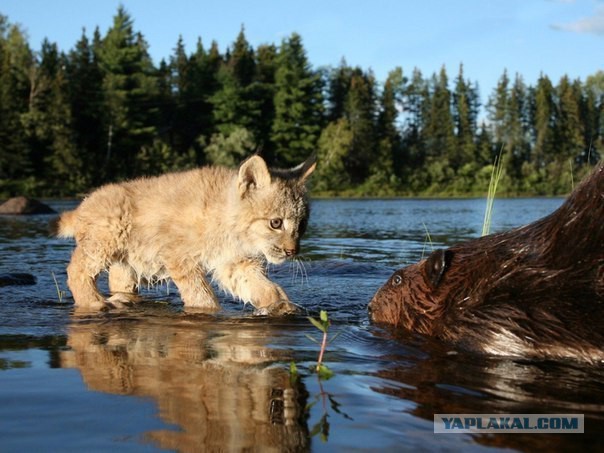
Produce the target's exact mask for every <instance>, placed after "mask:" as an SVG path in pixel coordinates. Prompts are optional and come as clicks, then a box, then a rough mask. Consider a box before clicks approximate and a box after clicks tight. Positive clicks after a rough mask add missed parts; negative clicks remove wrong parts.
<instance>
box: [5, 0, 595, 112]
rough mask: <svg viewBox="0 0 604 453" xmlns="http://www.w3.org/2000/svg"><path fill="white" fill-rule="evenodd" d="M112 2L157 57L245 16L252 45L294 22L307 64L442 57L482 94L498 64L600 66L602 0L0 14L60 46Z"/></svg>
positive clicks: (383, 70)
mask: <svg viewBox="0 0 604 453" xmlns="http://www.w3.org/2000/svg"><path fill="white" fill-rule="evenodd" d="M119 4H123V5H124V6H125V8H126V10H127V11H128V12H129V13H130V15H131V16H132V18H133V19H134V26H135V30H137V31H140V32H141V33H142V34H143V35H144V37H145V38H146V40H147V42H148V43H149V45H150V49H149V50H150V53H151V56H152V57H153V59H154V61H156V62H159V60H161V59H162V58H166V59H168V58H169V56H170V55H171V54H172V52H173V49H174V47H175V44H176V42H177V40H178V37H179V35H182V37H183V39H184V42H185V45H186V48H187V50H188V51H192V50H193V49H194V46H195V43H196V42H197V38H198V37H201V38H202V41H203V42H204V44H205V45H206V46H207V45H209V43H210V42H211V41H212V40H216V41H217V42H218V44H219V47H220V49H221V51H224V50H225V48H226V47H227V46H229V45H230V44H232V43H233V41H234V40H235V38H236V36H237V34H238V32H239V30H240V27H241V25H242V24H244V25H245V32H246V36H247V38H248V41H249V42H250V43H251V44H252V46H254V47H256V46H258V45H260V44H265V43H275V44H278V43H280V42H281V40H282V39H283V38H284V37H287V36H289V35H290V34H291V33H292V32H297V33H299V34H300V35H301V36H302V39H303V42H304V46H305V49H306V50H307V53H308V58H309V60H310V62H311V64H312V65H313V66H314V67H319V66H323V65H332V66H336V65H338V63H339V62H340V60H341V59H342V58H345V59H346V61H347V62H348V64H350V65H355V66H356V65H358V66H361V67H362V68H364V69H368V68H371V69H372V70H373V71H374V73H375V75H376V77H377V78H378V80H380V81H383V80H384V79H385V77H386V75H387V74H388V72H389V71H390V70H392V69H393V68H395V67H396V66H401V67H402V68H403V72H404V73H405V74H407V75H410V74H411V72H412V70H413V68H414V67H417V68H419V69H420V70H421V71H422V73H423V74H424V76H429V75H431V74H432V73H433V72H437V71H439V70H440V68H441V67H442V66H443V65H445V67H446V68H447V72H448V74H449V76H450V79H451V80H452V79H453V78H454V77H455V76H456V75H457V72H458V69H459V65H460V63H463V65H464V73H465V75H466V78H469V79H470V80H472V81H473V82H478V83H479V86H480V88H481V93H482V101H483V102H486V97H487V96H488V95H489V94H490V93H491V92H492V90H493V88H494V87H495V85H496V83H497V80H498V79H499V78H500V76H501V74H502V73H503V71H504V69H507V70H508V73H510V74H511V75H512V76H513V75H514V74H515V73H519V74H521V75H522V76H523V78H524V80H525V82H526V83H527V84H531V85H534V84H535V83H536V81H537V78H538V77H539V74H540V73H544V74H546V75H548V76H549V77H550V78H551V79H552V80H553V81H554V83H557V81H558V80H559V79H560V77H561V76H562V75H564V74H567V75H569V76H570V77H571V78H573V79H575V78H580V79H581V80H583V81H584V80H585V79H586V77H587V76H589V75H591V74H594V73H595V72H596V71H598V70H604V0H415V1H411V0H373V1H370V0H362V1H361V0H348V1H341V0H298V1H288V0H219V1H207V0H121V1H120V0H96V1H86V0H52V1H49V0H1V1H0V14H3V15H5V16H8V18H9V21H10V22H11V23H19V24H21V25H22V27H23V28H24V29H25V31H26V32H27V33H28V36H29V40H30V44H31V46H32V48H33V49H34V50H38V49H39V48H40V43H41V42H42V40H43V39H44V37H47V38H48V39H49V40H50V41H51V42H56V43H57V44H58V46H59V48H60V49H61V50H64V51H67V50H70V49H71V48H72V47H73V46H74V45H75V43H76V41H77V40H78V39H79V38H80V36H81V34H82V29H83V28H86V30H87V34H88V36H91V35H92V32H93V30H94V28H95V27H97V26H98V27H99V28H100V30H101V32H102V33H103V34H104V33H105V32H106V31H107V29H108V28H109V27H110V26H111V23H112V18H113V16H114V14H115V12H116V11H117V8H118V5H119Z"/></svg>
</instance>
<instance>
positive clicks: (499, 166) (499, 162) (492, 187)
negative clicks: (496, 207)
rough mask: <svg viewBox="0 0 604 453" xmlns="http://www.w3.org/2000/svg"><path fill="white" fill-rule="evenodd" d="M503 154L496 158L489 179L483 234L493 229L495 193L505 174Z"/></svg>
mask: <svg viewBox="0 0 604 453" xmlns="http://www.w3.org/2000/svg"><path fill="white" fill-rule="evenodd" d="M503 168H504V167H503V156H502V153H499V156H498V157H496V158H495V163H494V164H493V170H492V172H491V180H490V181H489V190H488V192H487V206H486V209H485V211H484V221H483V222H482V234H481V236H486V235H488V234H489V231H490V230H491V216H492V214H493V203H494V202H495V194H496V193H497V186H498V185H499V180H500V179H501V175H502V174H503Z"/></svg>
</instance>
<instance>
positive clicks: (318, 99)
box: [0, 6, 604, 196]
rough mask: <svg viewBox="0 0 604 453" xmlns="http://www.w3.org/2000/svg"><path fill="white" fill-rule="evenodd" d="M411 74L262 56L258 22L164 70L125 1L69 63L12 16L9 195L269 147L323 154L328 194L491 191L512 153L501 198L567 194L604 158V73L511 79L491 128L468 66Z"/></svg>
mask: <svg viewBox="0 0 604 453" xmlns="http://www.w3.org/2000/svg"><path fill="white" fill-rule="evenodd" d="M410 74H411V75H410V76H409V77H406V76H405V75H404V74H403V70H402V69H401V68H395V69H394V70H392V71H391V72H390V73H389V74H388V77H387V78H386V80H385V81H383V83H382V82H380V81H377V80H376V79H375V77H374V75H373V73H372V72H371V71H369V70H364V69H362V68H359V67H351V66H349V65H347V63H346V61H345V60H342V61H341V62H340V63H339V65H338V66H336V67H335V68H329V67H327V68H320V69H314V68H313V67H312V66H311V64H310V62H309V61H308V58H307V55H306V51H305V49H304V47H303V44H302V38H301V37H300V36H299V35H297V34H295V33H294V34H292V35H290V36H289V37H288V38H286V39H284V40H283V41H282V42H281V43H279V45H278V46H277V45H274V44H263V45H261V46H259V47H257V48H254V47H253V46H252V45H251V44H250V43H249V42H248V41H247V39H246V36H245V30H244V28H243V27H242V28H241V30H240V32H239V34H238V35H237V37H236V39H235V41H234V43H233V44H232V45H231V46H230V47H228V48H227V49H226V50H225V51H224V52H221V51H220V49H219V48H218V45H217V44H216V43H215V42H212V43H211V44H210V46H209V47H208V48H206V47H204V46H203V45H202V42H201V39H199V40H198V42H197V43H196V47H195V49H193V51H192V52H187V49H186V48H185V43H184V42H183V40H182V39H181V38H179V39H178V41H177V43H176V46H175V49H174V52H173V55H170V56H168V57H167V58H166V59H165V60H162V61H161V62H160V63H159V65H158V66H155V65H154V63H153V62H152V60H151V58H150V57H149V54H148V45H147V43H146V41H145V38H144V36H143V35H142V34H141V33H140V32H137V31H136V30H135V27H134V21H133V19H132V18H131V17H130V15H129V14H128V12H127V11H126V10H125V9H124V7H123V6H120V7H119V8H118V9H117V13H116V15H115V17H114V19H113V24H112V26H111V27H110V28H109V30H107V31H106V33H105V34H101V32H99V30H98V29H97V30H95V31H94V33H93V35H92V36H91V37H90V38H89V37H88V36H86V34H85V33H83V34H82V36H81V38H80V39H79V40H78V42H77V43H75V46H74V48H73V49H71V50H69V51H68V52H66V53H63V52H61V51H60V49H58V48H57V46H56V45H55V44H53V43H51V42H48V41H44V42H43V43H42V45H41V48H40V49H39V50H32V49H31V48H30V47H29V44H28V43H27V39H26V35H25V33H24V32H23V30H22V29H21V28H20V26H17V25H13V24H11V23H10V22H9V20H8V18H6V17H4V16H0V195H2V196H9V195H16V194H23V195H30V196H67V195H76V194H79V193H83V192H86V191H88V190H89V189H91V188H93V187H95V186H98V185H100V184H103V183H105V182H111V181H117V180H121V179H124V178H130V177H134V176H139V175H143V174H145V175H148V174H157V173H161V172H165V171H169V170H173V169H181V168H190V167H192V166H195V165H201V164H205V163H217V164H221V165H229V166H234V165H237V164H238V163H239V161H240V160H241V159H242V158H243V157H245V156H247V155H248V154H249V153H251V152H253V151H262V153H263V155H264V156H265V157H266V158H267V160H268V161H269V163H271V164H272V165H277V166H290V165H295V164H298V163H299V162H301V161H302V160H304V159H305V158H306V157H308V155H310V154H311V153H312V152H316V153H317V155H318V168H317V171H316V172H315V174H314V175H313V177H312V179H311V181H312V184H313V193H315V194H319V195H321V194H322V195H344V196H396V195H430V196H436V195H457V196H460V195H479V196H483V195H484V193H485V191H486V190H487V187H488V185H489V179H490V175H491V171H492V168H493V166H492V162H493V161H494V159H495V158H496V156H497V155H498V153H499V152H500V150H501V149H504V150H505V153H506V158H505V172H504V174H503V175H502V176H501V180H500V181H499V187H498V189H499V192H500V193H502V194H504V195H506V196H513V195H520V194H523V195H524V194H527V195H528V194H539V195H554V194H564V193H568V192H569V191H570V190H571V188H572V186H573V184H574V183H575V182H576V181H577V180H578V179H579V178H580V177H581V176H582V175H584V174H586V172H587V171H588V169H589V168H590V166H591V165H593V164H594V162H596V161H597V160H598V159H600V158H601V156H602V153H603V152H604V113H603V111H604V72H602V71H599V72H597V73H596V74H593V75H592V76H590V77H588V78H587V80H586V81H585V82H581V81H580V80H571V79H569V77H568V76H563V77H561V79H560V80H559V81H558V82H557V83H554V82H552V81H551V80H550V79H549V78H548V77H547V76H546V75H543V74H542V75H541V76H540V77H539V79H538V80H537V82H536V85H535V86H530V85H527V84H526V83H525V82H524V80H523V78H522V76H521V75H519V74H516V75H514V76H513V77H510V76H509V75H508V74H507V72H504V73H503V75H502V76H501V78H500V80H499V81H498V83H497V86H496V87H495V89H494V90H493V92H492V94H491V96H490V97H489V99H487V100H486V102H485V103H484V105H485V106H486V113H487V117H486V118H484V119H481V110H480V105H481V100H480V99H479V96H478V87H477V85H476V84H475V83H472V81H471V80H470V79H468V78H467V77H466V75H465V73H464V68H463V65H460V67H459V71H458V74H457V76H456V77H455V78H454V79H453V81H452V83H450V82H449V75H448V74H447V71H446V68H444V67H443V68H442V69H441V70H440V71H438V73H435V74H432V75H428V76H424V75H423V74H422V73H421V71H420V70H419V69H417V68H414V69H413V70H412V71H411V72H410ZM571 168H572V170H571Z"/></svg>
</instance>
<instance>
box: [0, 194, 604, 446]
mask: <svg viewBox="0 0 604 453" xmlns="http://www.w3.org/2000/svg"><path fill="white" fill-rule="evenodd" d="M560 203H561V200H559V199H518V200H497V201H496V203H495V212H494V218H493V226H492V230H493V231H501V230H504V229H508V228H511V227H514V226H517V225H521V224H525V223H528V222H530V221H532V220H534V219H536V218H538V217H541V216H543V215H546V214H548V213H549V212H551V211H552V210H554V209H555V208H556V207H557V206H559V205H560ZM51 205H52V206H53V207H55V208H56V209H58V210H64V209H67V208H70V207H73V203H69V202H55V203H51ZM484 205H485V202H484V200H338V201H334V200H316V201H314V202H313V205H312V215H311V222H310V226H309V231H308V233H307V236H306V238H305V240H304V242H303V257H302V259H301V260H300V263H291V264H285V265H283V266H281V267H275V268H271V269H270V273H271V277H272V278H274V279H275V280H276V281H278V282H279V283H280V284H281V285H282V286H283V287H284V288H285V290H286V291H287V292H288V294H289V295H290V297H291V298H292V300H294V301H295V302H296V303H298V304H300V305H302V306H303V307H305V308H306V309H307V310H308V311H309V312H310V313H311V314H313V315H315V316H316V314H317V313H318V311H319V310H320V309H324V310H327V311H328V313H329V315H330V318H331V319H332V321H333V325H332V326H331V330H332V331H333V332H334V333H335V332H339V333H340V335H339V337H337V338H336V339H335V341H334V342H333V343H332V344H330V345H329V347H328V350H327V353H326V356H325V360H326V363H327V365H328V366H329V367H330V368H331V370H332V371H334V372H335V376H334V377H333V378H331V379H330V380H327V381H320V380H318V378H317V376H316V375H315V374H313V373H311V372H310V371H309V368H310V367H311V365H313V364H314V363H316V360H317V355H318V350H319V346H318V345H317V344H315V343H313V342H312V341H311V340H310V339H309V338H308V337H307V335H311V336H314V337H316V338H318V330H316V329H315V328H314V327H313V326H312V325H311V324H310V323H309V322H308V321H307V320H306V318H305V317H304V316H299V317H295V318H286V319H265V318H256V317H253V316H252V314H251V313H252V312H251V310H250V309H249V308H244V307H243V306H242V305H241V304H239V303H237V302H235V301H232V300H229V299H228V298H227V297H226V296H222V298H221V302H222V304H223V306H224V310H223V312H221V313H219V314H217V315H215V316H209V315H200V314H188V313H185V312H184V311H183V310H182V305H181V303H180V301H179V298H178V294H177V292H176V290H175V289H174V287H173V286H172V287H166V286H162V287H159V288H152V289H148V290H145V292H144V293H145V294H144V295H145V301H144V302H142V303H141V304H140V305H137V306H135V307H133V308H130V309H128V310H126V311H115V312H107V313H101V314H91V313H84V314H80V313H78V314H76V313H74V312H73V310H72V308H73V306H72V304H73V300H72V299H71V296H70V294H69V293H68V292H67V293H66V294H62V293H61V291H66V290H67V286H66V273H65V267H66V265H67V263H68V261H69V256H70V253H71V250H72V247H73V244H72V242H70V241H68V240H59V239H55V238H49V237H48V234H47V227H46V225H47V222H48V220H49V218H48V217H46V216H33V217H10V216H8V217H0V273H3V272H30V273H32V274H34V275H35V276H36V277H37V280H38V281H37V284H36V285H34V286H22V287H17V286H13V287H2V288H0V442H1V443H0V445H1V446H0V450H1V451H3V452H5V451H9V452H10V451H104V450H108V449H116V450H119V451H137V452H138V451H161V450H166V449H167V450H181V451H214V450H220V451H225V450H230V451H240V450H246V449H247V450H249V449H255V450H259V451H271V450H273V451H282V450H288V451H289V450H292V451H304V450H313V451H364V450H379V451H393V450H397V451H400V450H430V451H431V450H436V449H438V450H459V449H464V450H467V451H481V450H493V449H501V450H506V451H509V450H530V451H532V450H541V449H548V450H568V449H581V448H583V449H595V448H597V447H598V446H599V445H601V444H602V441H603V440H604V434H602V433H604V416H603V413H604V412H603V409H604V368H602V367H601V366H587V365H584V364H578V363H573V362H551V361H528V360H521V359H506V358H493V357H482V356H476V355H472V354H468V353H464V352H463V351H455V350H452V349H451V348H450V347H448V346H447V345H444V344H440V343H438V342H435V341H432V340H429V339H425V338H421V337H418V336H413V335H408V334H401V333H395V332H391V331H388V330H382V329H380V328H377V327H375V326H372V325H371V324H370V323H369V322H368V320H367V312H366V306H367V303H368V301H369V300H370V298H371V296H372V295H373V294H374V292H375V291H376V290H377V288H378V287H379V286H380V285H381V284H383V283H384V282H385V280H386V278H387V277H388V276H389V275H390V273H391V272H392V271H393V270H394V269H395V268H397V267H400V266H401V265H405V264H410V263H413V262H415V261H417V260H419V259H420V258H421V257H422V256H423V255H424V254H427V253H428V252H429V250H431V248H432V247H441V246H446V245H451V244H453V243H455V242H458V241H461V240H465V239H470V238H473V237H477V236H478V235H479V234H480V231H481V228H482V217H483V212H484ZM427 234H429V236H430V239H431V242H432V244H430V243H428V241H427V240H426V237H427ZM55 278H56V282H57V283H56V284H55ZM103 284H104V283H103ZM57 285H58V288H57ZM291 362H294V363H295V364H296V366H297V368H298V371H299V377H298V379H297V380H292V379H291V377H290V373H289V367H290V363H291ZM435 413H580V414H585V420H586V422H585V434H576V435H568V434H558V435H554V434H547V435H544V434H514V435H492V434H489V435H487V434H481V435H462V434H434V433H433V428H434V427H433V415H434V414H435Z"/></svg>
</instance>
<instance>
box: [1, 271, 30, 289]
mask: <svg viewBox="0 0 604 453" xmlns="http://www.w3.org/2000/svg"><path fill="white" fill-rule="evenodd" d="M35 284H36V277H34V276H33V275H31V274H25V273H19V272H11V273H9V274H0V286H9V285H35Z"/></svg>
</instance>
